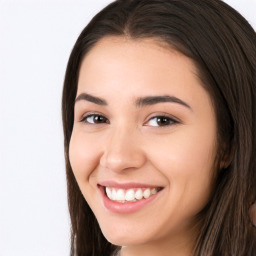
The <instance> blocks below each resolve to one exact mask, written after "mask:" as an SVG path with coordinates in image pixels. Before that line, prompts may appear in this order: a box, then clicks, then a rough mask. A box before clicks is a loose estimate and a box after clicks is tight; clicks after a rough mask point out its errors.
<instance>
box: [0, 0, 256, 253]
mask: <svg viewBox="0 0 256 256" xmlns="http://www.w3.org/2000/svg"><path fill="white" fill-rule="evenodd" d="M109 2H110V1H109V0H75V1H74V0H73V1H72V0H55V1H53V0H44V1H43V0H34V1H33V0H30V1H29V0H0V89H1V90H0V256H67V255H69V228H70V227H69V216H68V209H67V202H66V184H65V168H64V157H63V151H64V150H63V135H62V126H61V93H62V83H63V78H64V73H65V67H66V64H67V60H68V57H69V54H70V51H71V49H72V47H73V44H74V43H75V40H76V39H77V37H78V35H79V33H80V32H81V30H82V29H83V28H84V27H85V25H86V24H87V23H88V22H89V20H90V19H91V18H92V17H93V16H94V15H95V14H96V13H97V12H98V11H99V10H100V9H102V8H103V7H104V6H105V5H106V4H107V3H109ZM226 2H227V3H229V4H230V5H231V6H233V7H234V8H235V9H237V10H238V11H239V12H241V13H242V14H243V15H244V16H245V17H246V18H247V19H248V20H249V22H250V23H251V24H252V25H253V26H254V28H256V16H255V13H256V0H243V1H241V0H227V1H226Z"/></svg>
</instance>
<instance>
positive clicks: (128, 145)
mask: <svg viewBox="0 0 256 256" xmlns="http://www.w3.org/2000/svg"><path fill="white" fill-rule="evenodd" d="M103 147H104V152H103V155H102V157H101V160H100V164H101V165H102V166H103V167H104V168H107V169H109V170H112V171H122V170H125V169H129V168H139V167H141V166H142V165H143V163H144V161H145V156H144V152H143V150H142V148H141V145H140V143H139V140H138V132H136V128H134V127H131V126H128V125H117V126H116V127H113V128H111V131H109V134H108V138H107V140H106V144H105V145H103Z"/></svg>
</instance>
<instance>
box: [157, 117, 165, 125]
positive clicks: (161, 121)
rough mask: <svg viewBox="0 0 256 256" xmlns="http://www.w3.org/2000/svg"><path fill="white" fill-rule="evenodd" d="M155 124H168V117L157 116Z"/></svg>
mask: <svg viewBox="0 0 256 256" xmlns="http://www.w3.org/2000/svg"><path fill="white" fill-rule="evenodd" d="M157 124H158V125H165V124H168V118H166V117H159V118H158V119H157Z"/></svg>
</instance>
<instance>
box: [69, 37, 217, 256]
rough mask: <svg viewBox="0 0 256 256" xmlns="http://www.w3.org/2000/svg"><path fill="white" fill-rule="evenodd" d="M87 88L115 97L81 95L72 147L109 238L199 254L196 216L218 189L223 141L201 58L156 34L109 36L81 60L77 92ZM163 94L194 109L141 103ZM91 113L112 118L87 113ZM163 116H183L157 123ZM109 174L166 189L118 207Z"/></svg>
mask: <svg viewBox="0 0 256 256" xmlns="http://www.w3.org/2000/svg"><path fill="white" fill-rule="evenodd" d="M81 93H88V94H90V95H93V96H96V97H100V98H102V99H104V100H105V101H106V102H107V105H105V106H100V105H98V104H95V103H92V102H89V101H87V100H79V101H77V102H76V104H75V118H74V127H73V133H72V137H71V141H70V152H69V156H70V162H71V166H72V169H73V172H74V175H75V177H76V180H77V182H78V185H79V187H80V189H81V192H82V193H83V195H84V197H85V199H86V201H87V202H88V204H89V206H90V207H91V209H92V210H93V212H94V214H95V216H96V218H97V220H98V222H99V225H100V227H101V229H102V232H103V234H104V236H105V237H106V238H107V239H108V240H109V241H110V242H111V243H113V244H116V245H120V246H123V247H122V250H121V255H122V256H131V255H132V256H137V255H148V256H151V255H158V256H165V255H166V256H167V255H176V256H179V255H180V256H183V255H184V256H185V255H186V256H188V255H190V254H191V252H192V248H193V245H194V239H195V236H196V234H197V232H198V223H197V221H196V218H195V217H196V215H197V214H198V213H199V212H200V211H201V210H202V209H203V207H204V206H205V205H206V203H207V202H208V200H209V198H210V195H211V191H212V187H213V180H214V179H213V176H214V175H213V173H214V168H213V166H214V160H215V156H216V148H217V146H216V140H217V136H216V131H217V124H216V119H215V113H214V109H213V106H212V103H211V99H210V96H209V94H208V93H207V92H206V91H205V89H204V88H203V86H202V83H201V81H200V79H199V78H198V76H197V71H196V67H195V65H194V63H193V62H192V61H191V60H190V59H189V58H187V57H186V56H184V55H182V54H181V53H179V52H177V51H175V50H174V49H171V48H167V47H164V46H163V45H161V44H160V43H159V42H157V41H156V40H153V39H143V40H132V39H128V38H124V37H106V38H103V39H102V40H101V41H99V42H98V43H97V44H96V46H94V47H93V48H92V49H91V50H90V52H89V53H88V54H87V55H86V56H85V58H84V60H83V62H82V66H81V69H80V74H79V81H78V92H77V96H79V95H80V94H81ZM159 95H170V96H175V97H176V98H179V99H181V100H182V101H184V102H185V103H186V104H188V105H189V108H188V107H186V106H183V105H181V104H178V103H173V102H172V103H171V102H160V103H157V104H153V105H150V106H143V107H139V106H136V105H135V101H136V99H137V98H139V97H145V96H159ZM92 113H93V114H95V115H100V116H103V117H105V118H106V119H103V122H102V123H95V122H94V119H93V117H92V118H85V117H86V115H88V114H92ZM163 115H165V116H168V117H170V118H172V119H174V120H176V121H177V122H171V121H167V122H160V123H158V122H156V118H155V117H156V116H163ZM81 120H83V121H81ZM168 120H169V119H168ZM106 180H113V181H116V182H120V183H124V182H137V183H145V184H150V185H154V186H157V187H163V190H162V191H161V194H159V196H158V197H157V198H156V200H154V201H153V202H151V203H150V204H148V205H146V206H145V207H143V208H142V209H140V210H139V211H136V212H134V213H129V214H119V213H113V212H111V211H109V210H107V209H106V208H105V207H104V205H103V203H102V197H101V195H100V193H99V190H98V187H97V184H98V183H99V182H102V181H106Z"/></svg>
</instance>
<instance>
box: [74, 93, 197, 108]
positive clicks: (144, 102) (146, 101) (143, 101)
mask: <svg viewBox="0 0 256 256" xmlns="http://www.w3.org/2000/svg"><path fill="white" fill-rule="evenodd" d="M81 100H85V101H89V102H92V103H94V104H97V105H100V106H107V105H108V103H107V101H106V100H104V99H102V98H100V97H96V96H93V95H91V94H88V93H81V94H80V95H79V96H78V97H77V98H76V99H75V103H76V102H78V101H81ZM164 102H170V103H177V104H180V105H182V106H184V107H186V108H188V109H190V110H192V108H191V107H190V106H189V105H188V104H187V103H186V102H184V101H183V100H181V99H179V98H177V97H175V96H169V95H163V96H147V97H140V98H138V99H136V101H135V106H136V107H139V108H141V107H145V106H151V105H155V104H157V103H164Z"/></svg>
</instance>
